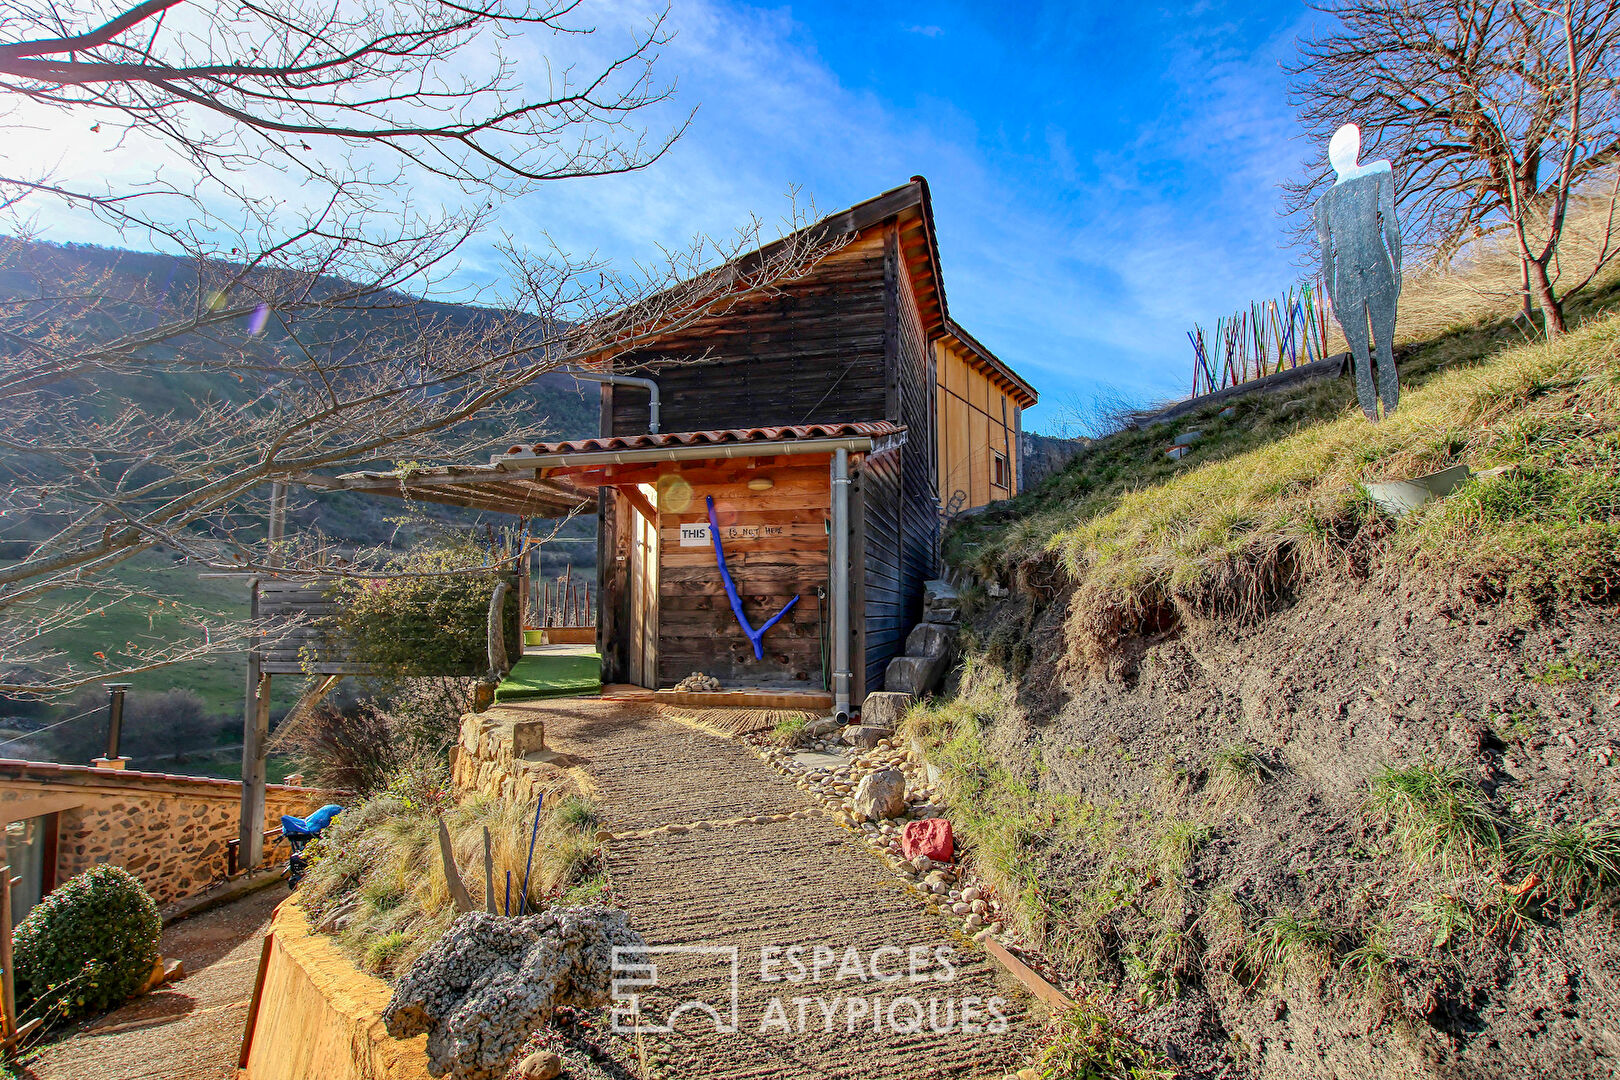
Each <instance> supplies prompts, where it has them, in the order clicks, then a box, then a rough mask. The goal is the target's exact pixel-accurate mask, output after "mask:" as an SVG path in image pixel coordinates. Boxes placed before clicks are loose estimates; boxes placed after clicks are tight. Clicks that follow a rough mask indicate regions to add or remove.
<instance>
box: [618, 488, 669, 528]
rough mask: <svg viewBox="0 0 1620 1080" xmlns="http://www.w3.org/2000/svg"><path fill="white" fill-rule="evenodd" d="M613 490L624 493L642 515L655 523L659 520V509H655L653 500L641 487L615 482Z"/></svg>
mask: <svg viewBox="0 0 1620 1080" xmlns="http://www.w3.org/2000/svg"><path fill="white" fill-rule="evenodd" d="M613 490H615V491H617V492H618V493H619V494H621V495H623V496H624V497H625V499H626V500H628V501H629V503H630V505H631V506H633V507H635V508H636V510H637V511H639V512H640V514H641V516H642V517H644V518H646V519H647V520H648V521H650V522H653V523H654V524H655V525H656V524H657V522H658V511H656V510H654V509H653V504H652V502H651V501H650V500H649V499H648V498H647V496H645V495H643V494H642V493H641V489H640V488H638V487H635V486H633V485H631V484H615V485H614V486H613Z"/></svg>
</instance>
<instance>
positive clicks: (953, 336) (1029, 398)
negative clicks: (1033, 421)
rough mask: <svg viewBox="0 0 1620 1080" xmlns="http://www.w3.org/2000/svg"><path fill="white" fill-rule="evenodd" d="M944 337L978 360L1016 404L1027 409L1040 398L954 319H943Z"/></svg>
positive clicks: (992, 380) (1015, 373)
mask: <svg viewBox="0 0 1620 1080" xmlns="http://www.w3.org/2000/svg"><path fill="white" fill-rule="evenodd" d="M944 338H945V340H946V341H947V342H950V343H952V344H954V345H956V347H957V348H959V349H961V350H962V351H963V352H965V353H968V354H969V355H970V356H972V357H973V358H974V360H976V361H977V362H978V366H979V368H980V369H981V370H983V371H984V373H985V374H986V375H987V376H989V378H990V381H991V382H994V383H996V384H997V385H999V386H1000V387H1001V388H1002V389H1003V390H1006V391H1007V392H1008V393H1009V394H1011V395H1012V396H1013V397H1014V398H1017V399H1018V406H1019V408H1022V409H1028V408H1031V407H1033V406H1034V404H1035V403H1036V401H1038V400H1039V399H1040V397H1039V395H1038V394H1036V392H1035V388H1034V387H1033V386H1031V385H1029V383H1027V382H1025V381H1024V380H1023V379H1022V378H1021V377H1020V376H1019V374H1018V373H1017V372H1016V371H1014V370H1013V369H1012V368H1010V367H1008V366H1007V365H1006V364H1004V363H1002V362H1001V358H1000V357H998V356H996V354H995V353H993V352H991V351H990V350H989V349H987V348H985V347H984V346H983V345H982V344H980V343H979V339H978V338H976V337H974V336H973V335H972V334H970V333H968V332H967V331H966V330H964V329H962V327H961V326H960V325H958V323H957V321H956V320H955V319H949V318H947V319H946V320H945V334H944Z"/></svg>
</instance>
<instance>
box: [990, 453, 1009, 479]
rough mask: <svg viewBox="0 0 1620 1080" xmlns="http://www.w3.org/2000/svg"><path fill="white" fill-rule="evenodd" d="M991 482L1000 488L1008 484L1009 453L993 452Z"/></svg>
mask: <svg viewBox="0 0 1620 1080" xmlns="http://www.w3.org/2000/svg"><path fill="white" fill-rule="evenodd" d="M990 483H991V484H993V485H995V486H996V487H998V488H1004V487H1006V486H1007V455H1006V454H998V453H995V452H994V451H992V452H991V458H990Z"/></svg>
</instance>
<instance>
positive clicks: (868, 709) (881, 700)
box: [861, 690, 912, 731]
mask: <svg viewBox="0 0 1620 1080" xmlns="http://www.w3.org/2000/svg"><path fill="white" fill-rule="evenodd" d="M911 702H912V697H911V695H910V694H905V693H897V692H895V691H893V690H874V691H872V692H871V693H870V694H867V695H866V700H865V701H863V702H862V703H861V723H863V724H865V725H867V726H868V727H878V728H888V729H889V730H890V731H893V730H894V729H895V728H897V727H899V726H900V718H901V717H903V716H905V715H906V710H907V709H909V708H911Z"/></svg>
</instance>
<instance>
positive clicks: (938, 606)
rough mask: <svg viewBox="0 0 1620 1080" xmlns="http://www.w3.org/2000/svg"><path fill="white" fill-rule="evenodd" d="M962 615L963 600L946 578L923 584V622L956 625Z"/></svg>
mask: <svg viewBox="0 0 1620 1080" xmlns="http://www.w3.org/2000/svg"><path fill="white" fill-rule="evenodd" d="M961 615H962V599H961V597H960V596H958V595H957V592H956V586H954V585H952V584H951V583H950V582H948V581H946V580H945V579H944V578H934V579H933V580H931V581H927V582H924V583H923V620H924V621H925V622H935V623H954V622H956V621H957V619H959V618H961Z"/></svg>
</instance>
